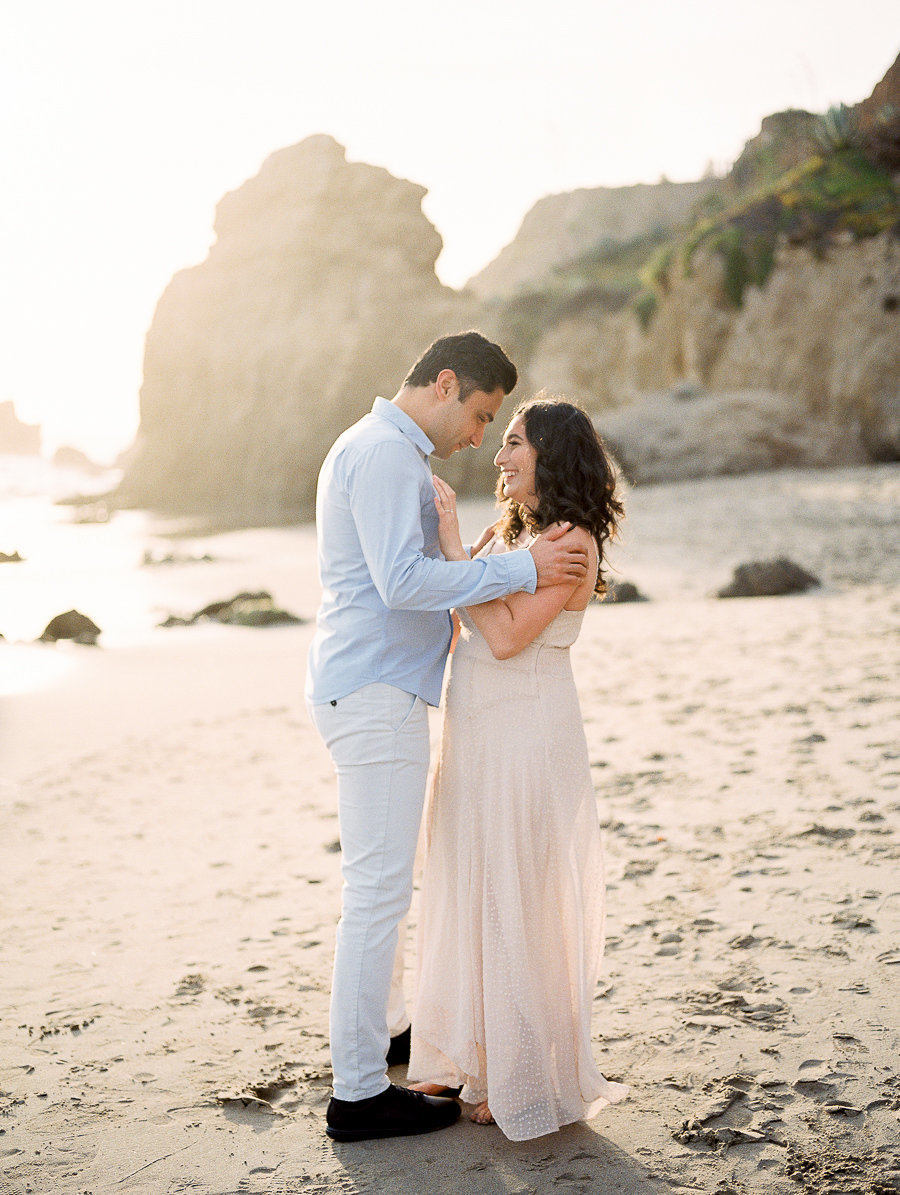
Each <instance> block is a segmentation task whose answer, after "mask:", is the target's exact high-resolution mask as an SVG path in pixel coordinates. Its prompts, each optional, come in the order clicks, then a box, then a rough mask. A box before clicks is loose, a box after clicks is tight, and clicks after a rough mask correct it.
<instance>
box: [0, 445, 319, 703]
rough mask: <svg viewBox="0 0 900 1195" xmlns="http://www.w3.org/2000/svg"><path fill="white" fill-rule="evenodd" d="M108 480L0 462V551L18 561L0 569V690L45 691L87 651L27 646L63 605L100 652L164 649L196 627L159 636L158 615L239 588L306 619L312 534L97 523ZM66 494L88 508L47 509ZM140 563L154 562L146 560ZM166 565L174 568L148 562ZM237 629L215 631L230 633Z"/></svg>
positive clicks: (127, 520) (136, 518)
mask: <svg viewBox="0 0 900 1195" xmlns="http://www.w3.org/2000/svg"><path fill="white" fill-rule="evenodd" d="M116 481H117V474H115V473H114V472H110V473H104V474H102V475H95V476H91V475H86V474H82V473H80V472H78V471H77V470H72V469H58V468H55V467H54V466H53V465H51V464H50V463H49V462H47V461H44V460H42V459H40V458H36V457H12V456H0V552H2V553H5V554H8V555H9V554H12V553H15V552H18V553H19V555H20V556H21V557H22V558H23V561H22V563H0V634H2V635H3V642H2V643H0V693H11V692H16V691H21V690H27V689H30V688H33V687H34V686H36V685H38V686H39V685H43V684H45V683H49V682H51V681H52V680H53V679H54V678H55V677H57V676H58V675H59V673H60V672H61V671H62V670H65V669H71V668H72V667H73V666H77V665H78V662H79V660H80V659H83V658H84V653H85V652H90V651H92V650H96V649H92V648H87V647H82V646H80V645H75V644H68V643H59V644H56V645H44V644H36V643H35V640H37V639H38V638H39V637H40V635H41V633H42V631H43V630H44V628H45V627H46V625H47V623H48V622H49V621H50V619H51V618H53V617H54V616H55V615H57V614H60V613H63V612H64V611H67V610H71V609H76V610H79V611H80V612H81V613H83V614H86V615H87V616H88V617H89V618H91V619H93V621H94V622H95V623H96V624H97V625H98V626H99V627H100V628H101V631H102V635H101V636H100V646H101V648H102V649H106V650H115V649H116V648H119V647H133V646H135V645H149V646H152V645H153V644H154V643H157V642H162V641H165V642H166V644H167V646H171V643H172V641H173V640H172V637H174V636H184V635H188V636H189V635H191V634H194V633H196V631H197V630H198V629H199V628H192V627H186V628H165V629H163V628H160V627H159V623H160V622H162V621H163V619H164V618H165V617H166V616H167V615H169V614H172V613H174V614H179V615H188V614H192V613H194V612H195V611H196V610H198V609H201V608H202V607H203V606H205V605H207V604H208V603H210V602H212V601H218V600H222V599H227V598H230V597H233V596H234V594H235V593H238V592H240V591H242V590H253V591H257V590H267V591H268V592H270V593H272V595H273V597H274V598H275V600H276V601H277V602H278V603H279V605H282V606H284V607H286V608H287V609H290V610H291V611H292V613H295V614H297V615H299V616H300V617H303V618H311V617H312V616H313V615H314V613H315V608H316V605H317V602H318V584H317V580H316V575H315V531H314V528H312V527H310V526H298V527H284V528H271V527H268V528H260V529H249V530H245V531H234V532H228V533H224V534H216V535H209V536H204V535H198V534H192V535H186V534H185V532H184V526H183V525H179V524H178V523H176V522H173V521H171V520H169V521H163V520H160V519H159V518H156V517H154V516H153V515H152V514H151V513H149V512H147V511H138V510H125V511H113V512H112V513H110V514H109V515H108V517H105V518H104V513H105V512H104V509H103V507H102V505H100V504H93V503H92V502H91V499H92V497H95V496H96V495H98V494H102V493H104V492H108V491H109V489H110V488H112V487H113V486H114V485H115V483H116ZM72 494H77V495H80V496H82V495H83V496H85V497H86V498H87V499H88V501H87V502H85V503H84V504H83V505H81V506H71V505H60V504H58V503H59V500H60V499H64V498H67V497H69V496H71V495H72ZM148 555H149V557H150V558H152V560H153V561H155V562H157V563H152V564H148V563H147V562H146V558H147V556H148ZM166 557H175V561H174V562H169V563H158V562H159V561H160V560H161V559H162V558H166ZM204 557H211V558H212V559H204ZM241 631H242V629H241V628H223V633H224V634H227V635H232V636H233V635H234V634H241ZM247 633H249V634H258V633H261V632H259V631H248V632H247ZM262 633H264V632H262Z"/></svg>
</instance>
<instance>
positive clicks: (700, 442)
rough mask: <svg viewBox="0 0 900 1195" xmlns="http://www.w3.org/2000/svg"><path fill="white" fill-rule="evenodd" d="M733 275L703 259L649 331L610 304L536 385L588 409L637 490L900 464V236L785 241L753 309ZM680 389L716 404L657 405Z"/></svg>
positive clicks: (560, 332) (554, 331)
mask: <svg viewBox="0 0 900 1195" xmlns="http://www.w3.org/2000/svg"><path fill="white" fill-rule="evenodd" d="M723 271H724V266H723V263H722V261H721V259H720V258H719V257H718V256H717V255H715V254H704V253H701V254H698V255H697V258H696V259H695V261H694V263H693V267H692V272H691V274H690V276H689V277H683V278H681V279H679V280H677V281H675V282H674V283H673V284H672V286H671V288H670V291H669V293H668V295H667V296H666V298H665V300H664V301H663V302H662V303H661V304H660V307H659V309H658V311H657V313H656V315H655V316H654V318H653V320H652V321H651V323H650V325H649V327H648V328H647V329H646V330H643V329H642V328H641V327H640V324H639V323H638V321H637V320H636V319H635V316H634V313H633V312H632V311H631V310H629V309H624V310H620V311H617V312H608V311H606V310H603V309H602V308H595V309H587V310H584V311H582V312H580V313H579V314H577V315H575V316H573V317H571V318H568V319H566V320H564V321H562V322H561V323H560V324H557V325H555V326H553V327H550V328H548V329H547V331H546V333H545V334H544V335H543V336H542V337H541V339H540V340H539V342H538V344H537V346H536V347H535V350H534V352H533V354H532V356H531V358H530V360H529V362H528V366H527V372H528V375H529V377H530V378H540V379H541V380H542V381H543V382H544V383H545V384H546V385H547V386H548V387H549V388H551V389H555V390H558V391H560V392H562V393H565V394H567V395H569V396H571V397H573V398H575V399H578V400H580V401H581V402H583V403H584V404H585V406H586V407H587V408H588V410H590V411H591V412H592V414H594V415H595V417H596V418H597V421H598V425H599V426H600V428H601V430H602V431H603V432H604V433H606V434H607V435H608V436H609V437H610V440H611V442H612V444H613V447H614V451H616V452H617V453H618V454H619V455H620V459H621V460H622V462H623V465H625V467H626V469H627V470H630V471H631V473H632V475H633V476H634V477H635V479H636V480H640V479H643V480H645V481H649V480H663V479H665V478H667V477H668V478H671V479H675V478H677V477H698V476H704V475H706V474H709V473H719V472H745V471H747V470H749V469H760V468H771V467H776V466H779V465H786V464H800V465H802V464H808V465H814V464H819V465H821V464H838V463H849V462H851V461H860V460H866V459H870V460H894V459H897V458H898V456H900V301H898V296H900V241H898V240H897V239H896V238H895V237H893V236H892V235H891V234H889V233H886V234H883V235H882V236H880V237H874V238H871V239H869V240H865V241H860V242H856V243H844V244H839V245H834V246H832V247H831V248H829V249H828V250H827V252H825V253H824V255H822V254H819V253H817V252H815V251H813V250H810V249H807V248H803V247H799V248H793V247H790V246H784V247H782V248H781V249H780V250H779V252H778V254H777V257H776V261H775V266H774V268H773V271H772V273H771V275H770V277H769V278H768V280H767V282H766V285H765V287H763V288H756V287H751V288H749V289H748V291H747V292H746V297H745V302H744V305H743V307H741V308H735V307H734V306H733V305H731V304H730V303H729V302H728V300H727V298H726V296H725V294H724V288H723ZM683 379H691V380H693V381H695V382H698V383H700V384H701V385H702V387H703V388H704V389H706V390H708V391H712V392H716V393H717V394H718V395H719V397H718V398H712V397H710V398H706V399H702V400H697V401H696V402H694V403H680V402H677V401H674V400H672V399H666V398H665V397H664V396H663V397H657V392H667V391H668V390H669V389H670V388H671V387H673V386H675V385H676V384H677V383H679V382H680V381H682V380H683ZM747 392H750V393H751V395H752V397H748V393H747ZM641 400H642V401H641Z"/></svg>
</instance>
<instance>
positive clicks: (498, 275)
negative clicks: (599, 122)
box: [466, 178, 721, 299]
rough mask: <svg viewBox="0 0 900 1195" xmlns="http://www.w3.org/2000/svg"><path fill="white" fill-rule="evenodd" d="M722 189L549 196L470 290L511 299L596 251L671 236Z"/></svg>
mask: <svg viewBox="0 0 900 1195" xmlns="http://www.w3.org/2000/svg"><path fill="white" fill-rule="evenodd" d="M720 188H721V180H719V179H715V178H710V179H702V180H701V181H699V182H690V183H670V182H666V181H663V182H659V183H656V184H655V185H651V184H643V183H641V184H638V185H636V186H633V187H592V188H590V189H582V190H578V191H569V192H566V193H565V194H562V195H548V196H547V197H546V198H545V199H541V200H539V201H538V202H537V203H536V204H535V205H534V207H533V208H532V209H531V210H530V211H529V212H528V214H527V215H526V216H525V219H524V220H523V221H522V227H521V228H520V229H519V232H518V233H517V234H516V237H515V239H514V240H513V241H511V242H510V244H509V245H507V246H506V248H505V249H503V250H502V251H501V252H500V254H499V256H498V257H496V258H495V259H494V261H492V262H491V263H490V265H488V266H486V267H485V268H484V269H483V270H482V271H481V272H480V273H478V274H476V275H475V277H474V278H470V279H469V281H468V283H467V284H466V285H467V287H468V288H469V289H470V290H472V291H474V292H475V294H476V295H478V297H479V298H480V299H495V298H497V297H501V296H506V295H511V294H513V293H515V292H516V291H517V290H521V289H522V288H523V287H529V286H531V285H533V284H534V283H536V282H538V281H539V280H540V279H542V278H543V277H544V276H545V275H546V274H548V273H549V272H550V271H552V270H561V271H564V270H565V269H566V268H567V267H568V266H569V265H571V264H572V263H573V262H575V261H577V259H578V258H580V257H581V256H582V255H583V254H585V253H589V252H590V251H592V250H594V249H595V248H596V247H597V246H604V245H606V246H609V245H614V244H622V243H626V242H628V241H633V240H636V239H637V238H640V237H645V236H647V235H648V234H656V235H663V234H666V233H671V232H672V231H673V230H674V229H676V228H678V227H679V226H680V225H681V224H683V223H684V222H685V220H687V218H688V216H689V215H690V213H691V211H692V209H693V208H694V206H695V205H696V204H697V203H698V202H700V201H701V200H703V199H705V198H707V197H708V196H710V195H714V194H716V193H717V192H718V191H719V190H720Z"/></svg>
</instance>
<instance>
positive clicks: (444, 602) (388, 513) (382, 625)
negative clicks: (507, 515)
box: [306, 398, 537, 705]
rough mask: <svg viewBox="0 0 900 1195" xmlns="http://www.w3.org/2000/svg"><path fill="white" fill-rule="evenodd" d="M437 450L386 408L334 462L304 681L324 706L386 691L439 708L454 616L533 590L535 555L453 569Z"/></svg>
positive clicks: (361, 426)
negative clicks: (367, 688) (441, 539)
mask: <svg viewBox="0 0 900 1195" xmlns="http://www.w3.org/2000/svg"><path fill="white" fill-rule="evenodd" d="M433 450H434V445H433V444H432V443H431V441H430V440H429V439H428V437H427V436H426V435H425V433H424V432H423V431H422V429H421V428H420V427H419V425H418V424H417V423H416V422H415V420H414V419H412V418H410V416H409V415H407V414H406V413H405V411H401V410H400V408H399V407H397V406H395V405H394V404H393V403H391V402H388V401H387V400H386V399H384V398H376V399H375V404H374V406H373V407H372V410H371V411H370V412H369V414H368V415H364V416H363V418H362V419H360V420H359V422H358V423H355V424H354V425H353V426H352V427H350V428H348V429H347V431H345V432H344V433H343V434H342V435H341V436H339V437H338V439H337V440H336V441H335V443H334V444H333V446H332V448H331V451H330V452H329V453H328V456H327V457H326V458H325V461H324V463H323V465H322V469H321V472H320V473H319V486H318V491H317V495H316V528H317V532H318V556H319V577H320V580H321V582H322V604H321V606H320V607H319V613H318V617H317V620H316V633H315V636H314V638H313V641H312V645H311V647H310V652H309V666H308V669H307V679H306V697H307V700H308V701H310V702H312V703H313V704H314V705H318V704H321V703H323V702H326V701H338V700H339V699H340V698H341V697H346V696H347V694H348V693H353V692H355V690H357V689H360V688H362V686H363V685H368V684H373V683H376V682H381V683H383V684H388V685H394V686H395V687H396V688H398V689H404V690H405V691H406V692H407V693H414V694H415V695H416V696H418V697H421V698H423V700H425V701H427V702H428V704H429V705H437V704H438V703H439V701H440V697H441V683H442V679H443V673H444V665H445V663H446V660H447V652H448V650H449V647H450V637H451V629H452V628H451V621H450V617H449V614H448V613H447V612H448V610H450V609H451V608H452V607H454V606H468V605H474V604H477V603H478V602H487V601H490V600H491V598H496V597H503V596H504V595H505V594H508V593H515V592H516V591H518V590H522V589H524V590H527V591H528V592H529V593H534V591H535V588H536V586H537V572H536V570H535V566H534V559H533V557H532V555H531V553H530V552H503V553H497V554H495V555H492V556H488V557H487V558H485V559H483V560H465V561H449V560H444V558H443V556H442V555H441V551H440V547H439V545H438V519H437V512H436V510H435V507H434V486H433V484H432V476H431V466H430V465H429V463H428V457H429V454H430V453H431V452H432V451H433Z"/></svg>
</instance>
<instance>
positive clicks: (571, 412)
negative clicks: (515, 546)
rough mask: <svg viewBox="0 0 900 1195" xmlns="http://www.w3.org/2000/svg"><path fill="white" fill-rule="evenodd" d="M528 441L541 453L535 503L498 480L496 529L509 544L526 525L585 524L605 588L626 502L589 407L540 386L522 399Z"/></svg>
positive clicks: (601, 589)
mask: <svg viewBox="0 0 900 1195" xmlns="http://www.w3.org/2000/svg"><path fill="white" fill-rule="evenodd" d="M517 415H521V417H522V420H523V422H524V424H525V435H526V437H527V439H528V443H529V444H530V445H531V446H532V448H534V450H535V451H536V453H537V460H536V462H535V467H534V481H535V490H536V492H537V496H538V503H537V509H536V510H531V509H529V508H528V507H523V506H520V505H519V504H518V503H517V502H513V501H512V500H511V499H509V498H504V496H503V482H502V480H498V481H497V498H498V500H499V503H500V506H501V507H503V508H504V509H503V513H502V514H501V516H500V519H499V521H498V523H497V533H498V534H499V535H500V536H501V537H502V538H503V539H504V541H505V542H506V543H508V544H511V543H513V542H514V541H515V539H516V538H517V536H518V535H519V533H520V531H522V530H523V528H527V529H528V530H529V531H531V532H533V533H535V534H537V533H538V532H539V531H542V530H544V528H546V527H549V526H550V524H551V523H556V522H566V523H572V524H574V525H577V526H579V527H586V528H587V530H588V531H590V533H591V535H593V537H594V539H595V540H596V541H597V550H598V552H599V560H598V562H597V584H596V585H595V586H594V592H595V593H597V594H598V595H600V596H602V595H603V594H604V593H606V581H605V580H604V577H603V547H604V544H605V543H606V541H607V540H608V539H610V538H613V537H614V536H615V534H616V532H617V530H618V521H619V519H621V518H622V516H623V515H624V513H625V511H624V507H623V506H622V503H621V501H620V500H619V498H618V497H617V495H616V484H617V480H618V479H617V477H616V470H615V466H614V465H613V463H612V461H611V459H610V458H609V456H608V455H607V453H606V449H605V448H604V446H603V441H602V440H601V439H600V437H599V436H598V435H597V432H596V430H595V428H594V425H593V423H591V420H590V417H589V416H588V415H587V413H586V412H585V411H584V410H583V409H582V408H581V407H579V406H577V405H576V404H575V403H573V402H569V401H568V399H564V398H559V397H557V396H556V395H551V394H547V393H546V392H545V391H541V393H540V394H537V395H535V397H534V398H532V399H529V400H527V401H526V402H524V403H521V404H520V405H519V406H518V407H517V408H516V410H515V411H514V412H513V418H515V417H516V416H517Z"/></svg>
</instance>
